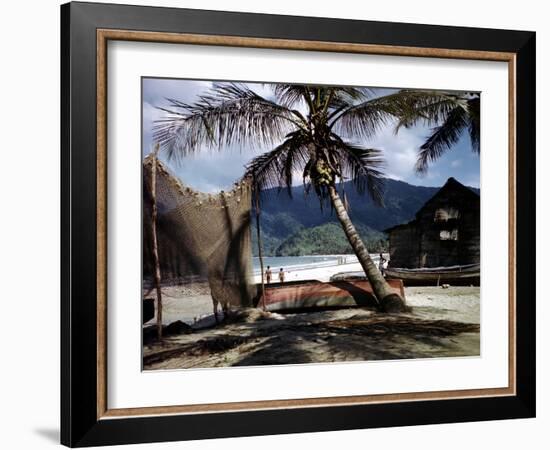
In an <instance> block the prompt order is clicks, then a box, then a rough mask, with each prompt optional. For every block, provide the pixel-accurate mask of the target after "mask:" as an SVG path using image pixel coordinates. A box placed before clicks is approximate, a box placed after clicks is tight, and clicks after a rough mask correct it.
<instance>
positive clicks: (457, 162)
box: [451, 159, 462, 169]
mask: <svg viewBox="0 0 550 450" xmlns="http://www.w3.org/2000/svg"><path fill="white" fill-rule="evenodd" d="M451 167H452V168H454V169H456V168H458V167H462V160H461V159H455V160H453V161H451Z"/></svg>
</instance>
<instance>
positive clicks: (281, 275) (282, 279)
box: [279, 267, 285, 283]
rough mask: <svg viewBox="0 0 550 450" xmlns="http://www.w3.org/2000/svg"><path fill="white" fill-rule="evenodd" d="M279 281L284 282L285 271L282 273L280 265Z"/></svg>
mask: <svg viewBox="0 0 550 450" xmlns="http://www.w3.org/2000/svg"><path fill="white" fill-rule="evenodd" d="M279 281H280V282H281V283H284V282H285V273H284V271H283V268H282V267H281V270H279Z"/></svg>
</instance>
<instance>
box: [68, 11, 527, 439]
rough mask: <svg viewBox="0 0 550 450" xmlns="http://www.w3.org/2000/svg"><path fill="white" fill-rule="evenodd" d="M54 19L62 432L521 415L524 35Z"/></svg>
mask: <svg viewBox="0 0 550 450" xmlns="http://www.w3.org/2000/svg"><path fill="white" fill-rule="evenodd" d="M61 19H62V20H61V25H62V30H61V31H62V33H61V35H62V42H61V54H62V71H61V72H62V97H61V111H62V131H61V133H62V158H61V161H62V167H61V169H62V170H61V172H62V198H61V200H62V230H61V233H62V247H61V254H62V258H61V260H62V280H61V281H62V299H61V300H62V317H61V324H62V328H61V332H62V343H61V352H62V379H61V385H62V398H61V406H62V414H61V416H62V424H61V429H62V433H61V440H62V443H63V444H65V445H68V446H75V447H76V446H91V445H108V444H124V443H139V442H156V441H173V440H186V439H203V438H215V437H230V436H233V437H235V436H250V435H265V434H277V433H295V432H313V431H328V430H344V429H354V428H369V427H386V426H400V425H416V424H428V423H444V422H461V421H479V420H493V419H509V418H520V417H523V418H526V417H533V416H534V415H535V352H534V348H535V302H534V299H535V270H534V264H535V263H534V261H535V260H534V257H533V252H534V249H535V233H534V227H535V225H534V224H535V222H534V218H535V181H534V164H535V151H534V149H535V33H532V32H527V31H508V30H490V29H476V28H457V27H445V26H428V25H413V24H399V23H382V22H365V21H351V20H340V19H324V18H309V17H291V16H274V15H260V14H249V13H229V12H214V11H200V10H188V9H170V8H153V7H137V6H126V5H109V4H93V3H69V4H66V5H63V6H62V7H61Z"/></svg>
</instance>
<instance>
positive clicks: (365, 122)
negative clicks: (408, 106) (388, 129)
mask: <svg viewBox="0 0 550 450" xmlns="http://www.w3.org/2000/svg"><path fill="white" fill-rule="evenodd" d="M404 108H405V104H404V102H403V98H402V97H401V96H399V95H398V93H396V94H389V95H385V96H381V97H376V98H372V99H369V100H366V101H364V102H361V103H359V104H347V105H346V104H343V105H342V106H341V107H340V111H338V112H337V113H334V114H332V117H331V119H332V120H331V121H330V124H329V126H330V127H331V128H332V130H333V131H334V132H336V133H340V134H344V135H346V136H355V137H363V138H370V137H372V136H374V135H375V134H376V133H377V132H378V131H379V130H380V129H381V128H382V127H383V126H385V125H386V124H387V123H388V122H389V121H391V120H394V119H395V118H397V117H400V116H401V115H402V114H403V110H404Z"/></svg>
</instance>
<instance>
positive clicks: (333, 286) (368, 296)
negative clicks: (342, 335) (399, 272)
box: [257, 280, 405, 312]
mask: <svg viewBox="0 0 550 450" xmlns="http://www.w3.org/2000/svg"><path fill="white" fill-rule="evenodd" d="M389 284H390V287H391V288H392V289H393V290H394V291H395V292H396V293H398V294H399V295H401V296H402V297H403V298H404V297H405V291H404V289H403V283H402V281H401V280H391V281H389ZM264 304H265V309H267V310H268V311H280V312H290V311H294V312H296V311H300V310H311V309H329V308H348V307H356V306H362V307H375V306H376V305H377V302H376V298H375V297H374V295H373V290H372V286H371V285H370V283H369V282H368V281H357V280H341V281H331V282H327V283H323V282H320V281H316V280H311V281H301V282H293V283H283V284H280V283H277V284H272V285H268V286H266V289H265V294H264V296H263V298H262V299H260V301H259V302H258V305H257V306H258V307H260V308H261V307H264Z"/></svg>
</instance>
